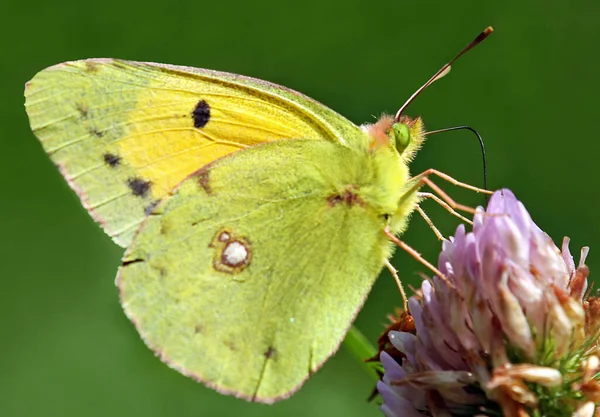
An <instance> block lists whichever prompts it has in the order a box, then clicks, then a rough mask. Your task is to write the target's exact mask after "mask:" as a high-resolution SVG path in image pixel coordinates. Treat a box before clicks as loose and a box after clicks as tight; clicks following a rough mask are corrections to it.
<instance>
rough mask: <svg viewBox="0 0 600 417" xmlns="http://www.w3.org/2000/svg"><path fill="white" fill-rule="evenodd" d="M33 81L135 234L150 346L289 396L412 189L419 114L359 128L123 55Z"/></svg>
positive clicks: (124, 242)
mask: <svg viewBox="0 0 600 417" xmlns="http://www.w3.org/2000/svg"><path fill="white" fill-rule="evenodd" d="M489 31H490V32H491V29H490V30H489ZM486 36H487V35H486ZM448 68H449V67H448ZM442 75H443V74H442ZM440 76H441V75H440V74H438V76H437V78H439V77H440ZM437 78H436V77H434V78H432V79H431V80H430V82H432V81H433V80H434V79H437ZM25 95H26V108H27V113H28V115H29V118H30V122H31V127H32V129H33V131H34V132H35V134H36V135H37V136H38V138H39V139H40V141H41V143H42V145H43V147H44V149H45V151H46V152H47V153H48V154H49V155H50V157H51V158H52V160H53V161H54V162H55V163H56V165H57V166H58V168H59V169H60V171H61V173H62V174H63V175H64V177H65V178H66V179H67V181H68V182H69V185H70V186H71V187H72V188H73V189H74V190H75V191H76V192H77V194H78V195H79V197H80V199H81V201H82V203H83V205H84V207H85V208H86V209H87V210H88V211H89V213H90V214H91V215H92V217H93V218H94V219H95V220H96V221H98V222H99V223H100V224H101V225H102V227H103V229H104V230H105V231H106V232H107V233H108V234H109V235H110V236H111V237H112V238H113V239H114V241H115V242H116V243H117V244H119V245H121V246H123V247H126V248H127V251H126V253H125V255H124V258H123V263H122V266H121V267H120V268H119V272H118V276H117V285H118V287H119V291H120V295H121V300H122V304H123V307H124V309H125V311H126V313H127V315H128V317H129V318H130V319H131V320H132V321H133V323H134V324H135V326H136V328H137V330H138V331H139V333H140V334H141V336H142V337H143V339H144V341H145V342H146V344H147V345H148V346H149V347H150V348H152V349H153V350H154V351H155V352H156V353H157V355H159V356H160V358H161V359H162V360H163V361H165V362H166V363H168V364H169V365H170V366H171V367H173V368H175V369H176V370H178V371H179V372H181V373H182V374H184V375H187V376H189V377H192V378H194V379H197V380H200V381H202V382H204V383H205V384H206V385H208V386H210V387H213V388H215V389H217V390H218V391H220V392H224V393H230V394H235V395H237V396H240V397H243V398H246V399H250V400H256V401H262V402H273V401H276V400H278V399H281V398H285V397H286V396H288V395H290V394H291V393H292V392H294V391H295V390H296V389H298V388H299V387H300V385H301V384H302V383H303V382H304V380H305V379H306V378H307V377H308V376H310V374H312V373H313V372H314V371H315V370H317V369H318V368H319V367H320V366H321V365H322V364H323V362H324V361H325V360H326V359H327V358H328V357H329V356H331V355H332V354H333V353H334V352H335V351H336V350H337V348H338V347H339V344H340V342H341V341H342V339H343V338H344V335H345V334H346V331H347V330H348V328H349V326H350V325H351V323H352V321H353V319H354V317H355V315H356V313H357V311H358V310H359V308H360V306H361V305H362V303H363V301H364V299H365V297H366V295H367V293H368V292H369V290H370V288H371V286H372V284H373V282H374V280H375V278H376V277H377V275H378V274H379V272H380V271H381V269H382V267H383V266H384V264H385V262H386V261H387V259H388V258H389V257H390V256H391V254H392V246H391V243H390V236H392V237H393V236H394V235H398V234H400V233H401V232H402V231H403V230H404V229H405V227H406V224H407V220H408V216H409V214H410V213H411V212H412V211H413V210H414V209H415V207H416V206H417V203H418V200H419V196H418V193H417V191H418V189H419V187H420V186H421V182H420V178H421V177H419V178H417V177H413V178H411V176H410V174H409V170H408V162H409V161H410V160H411V158H412V157H413V155H414V153H415V152H416V151H417V150H418V149H419V147H420V146H421V144H422V142H423V137H424V136H423V126H422V123H421V119H419V118H417V119H410V118H408V117H406V116H401V115H400V113H401V111H400V112H399V114H398V115H397V117H391V116H383V117H382V118H381V119H379V121H377V122H376V123H375V124H373V125H366V126H362V127H358V126H356V125H354V124H353V123H351V122H350V121H348V120H347V119H345V118H344V117H342V116H340V115H339V114H337V113H335V112H334V111H332V110H330V109H328V108H327V107H325V106H323V105H322V104H319V103H317V102H316V101H314V100H312V99H310V98H308V97H306V96H304V95H302V94H300V93H297V92H295V91H292V90H289V89H287V88H285V87H281V86H278V85H275V84H271V83H268V82H266V81H261V80H257V79H253V78H248V77H243V76H240V75H234V74H228V73H223V72H216V71H209V70H203V69H196V68H189V67H179V66H172V65H163V64H154V63H141V62H128V61H120V60H115V59H88V60H83V61H74V62H66V63H63V64H59V65H56V66H54V67H50V68H48V69H45V70H43V71H41V72H40V73H38V74H37V75H36V76H35V77H34V78H33V79H32V80H31V81H30V82H29V83H27V86H26V91H25ZM411 99H412V98H411ZM409 101H410V100H409Z"/></svg>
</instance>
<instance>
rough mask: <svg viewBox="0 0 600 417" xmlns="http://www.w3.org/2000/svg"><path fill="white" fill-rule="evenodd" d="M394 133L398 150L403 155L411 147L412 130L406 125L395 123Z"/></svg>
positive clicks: (393, 126)
mask: <svg viewBox="0 0 600 417" xmlns="http://www.w3.org/2000/svg"><path fill="white" fill-rule="evenodd" d="M392 133H393V135H394V139H395V141H396V149H397V150H398V153H400V154H402V153H403V152H404V151H405V150H406V148H408V145H410V128H409V127H408V126H407V125H405V124H404V123H394V124H393V125H392Z"/></svg>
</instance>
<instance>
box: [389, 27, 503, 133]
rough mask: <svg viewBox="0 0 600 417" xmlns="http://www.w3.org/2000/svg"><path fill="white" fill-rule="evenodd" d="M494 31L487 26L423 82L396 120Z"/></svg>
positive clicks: (401, 109) (398, 120) (404, 105)
mask: <svg viewBox="0 0 600 417" xmlns="http://www.w3.org/2000/svg"><path fill="white" fill-rule="evenodd" d="M493 31H494V28H492V27H491V26H488V27H487V28H485V29H484V30H483V32H481V33H480V34H479V35H478V36H477V37H476V38H475V39H473V42H471V43H470V44H468V45H467V46H466V47H465V48H464V49H463V50H462V51H460V52H459V53H458V55H456V56H455V57H454V58H452V59H451V60H450V62H448V63H447V64H446V65H444V66H443V67H442V68H440V70H439V71H438V72H436V73H435V75H434V76H433V77H431V78H430V79H429V80H428V81H427V82H426V83H425V84H423V85H422V86H421V87H420V88H419V89H417V91H415V92H414V93H413V95H412V96H410V97H409V98H408V100H406V102H405V103H404V104H403V105H402V107H400V110H398V112H397V113H396V116H395V117H394V120H395V121H396V122H400V116H402V113H404V110H406V108H407V107H408V105H409V104H410V103H412V101H413V100H414V99H415V98H416V97H417V96H418V95H419V94H421V91H423V90H425V89H426V88H427V87H429V86H430V85H431V84H432V83H433V82H434V81H437V80H439V79H440V78H442V77H443V76H444V75H446V74H448V73H449V72H450V67H451V66H452V64H453V63H454V62H455V61H456V60H457V59H458V58H460V57H461V56H462V55H463V54H464V53H465V52H467V51H468V50H469V49H473V48H474V47H475V46H477V45H479V44H480V43H481V42H483V40H484V39H485V38H487V37H488V36H489V35H490V34H491V33H492V32H493Z"/></svg>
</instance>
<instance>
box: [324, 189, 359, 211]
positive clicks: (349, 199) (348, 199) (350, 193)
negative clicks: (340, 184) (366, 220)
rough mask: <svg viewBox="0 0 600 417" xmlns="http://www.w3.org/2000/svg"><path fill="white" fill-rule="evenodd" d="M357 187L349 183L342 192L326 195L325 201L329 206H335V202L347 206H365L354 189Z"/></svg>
mask: <svg viewBox="0 0 600 417" xmlns="http://www.w3.org/2000/svg"><path fill="white" fill-rule="evenodd" d="M356 189H358V187H357V186H352V185H349V186H348V187H347V188H346V191H344V193H343V194H333V195H330V196H329V197H327V202H328V203H329V206H330V207H335V206H336V205H337V204H340V203H346V205H347V206H348V207H352V206H354V205H358V206H361V207H364V206H365V202H364V201H363V199H362V198H360V196H359V195H358V194H356V193H355V192H354V190H356Z"/></svg>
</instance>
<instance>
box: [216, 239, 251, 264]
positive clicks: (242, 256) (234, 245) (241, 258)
mask: <svg viewBox="0 0 600 417" xmlns="http://www.w3.org/2000/svg"><path fill="white" fill-rule="evenodd" d="M247 261H248V249H247V248H246V246H244V244H243V243H242V242H240V241H237V240H234V241H233V242H230V243H228V244H227V246H225V249H224V250H223V255H222V262H223V263H224V264H225V265H228V266H230V267H232V268H235V267H237V266H240V265H243V264H245V263H246V262H247Z"/></svg>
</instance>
